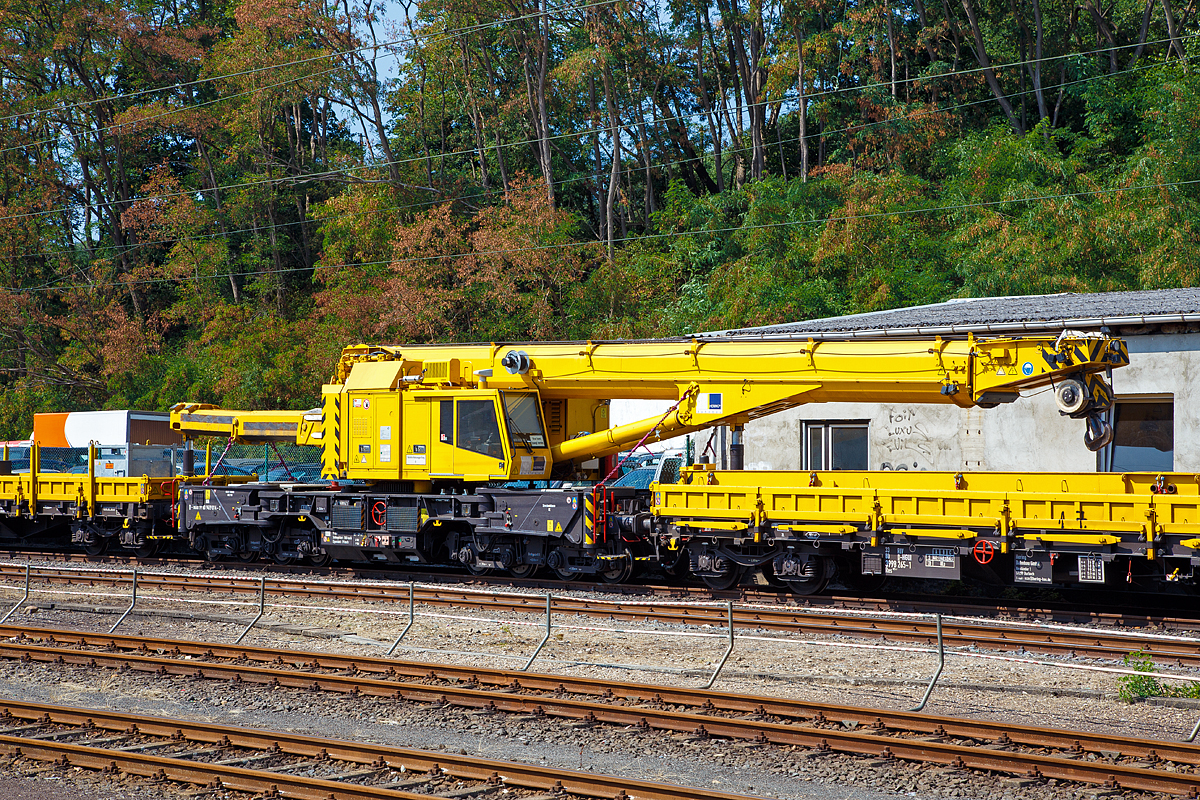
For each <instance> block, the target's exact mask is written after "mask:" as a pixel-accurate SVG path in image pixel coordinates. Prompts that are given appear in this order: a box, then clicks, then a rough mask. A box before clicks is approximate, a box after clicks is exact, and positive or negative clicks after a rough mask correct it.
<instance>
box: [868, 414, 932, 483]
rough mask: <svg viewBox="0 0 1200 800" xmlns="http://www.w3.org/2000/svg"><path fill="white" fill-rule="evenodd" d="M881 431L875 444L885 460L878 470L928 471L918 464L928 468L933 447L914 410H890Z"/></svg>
mask: <svg viewBox="0 0 1200 800" xmlns="http://www.w3.org/2000/svg"><path fill="white" fill-rule="evenodd" d="M882 428H883V431H882V433H883V435H882V437H880V440H879V442H878V444H879V448H880V452H881V454H882V456H883V458H884V459H885V460H884V461H882V462H881V463H880V464H879V468H880V469H882V470H917V469H928V466H925V467H922V466H921V464H922V463H924V464H926V465H928V464H930V463H931V462H932V461H933V455H934V451H935V449H936V444H935V443H934V441H933V438H932V437H931V436H930V435H929V431H928V430H927V429H926V427H925V425H924V424H922V423H921V422H920V421H919V420H918V418H917V412H916V410H915V409H911V408H896V409H890V410H889V411H888V412H887V419H886V420H885V421H884V424H883V426H882Z"/></svg>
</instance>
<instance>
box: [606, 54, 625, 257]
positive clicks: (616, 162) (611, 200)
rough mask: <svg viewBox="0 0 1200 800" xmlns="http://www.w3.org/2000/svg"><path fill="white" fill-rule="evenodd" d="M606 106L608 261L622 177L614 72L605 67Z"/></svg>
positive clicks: (611, 247) (611, 252) (619, 127)
mask: <svg viewBox="0 0 1200 800" xmlns="http://www.w3.org/2000/svg"><path fill="white" fill-rule="evenodd" d="M603 76H604V105H605V107H606V108H607V109H608V132H609V136H610V137H611V139H612V169H610V170H609V174H608V196H607V198H606V199H605V201H604V216H605V219H607V220H608V228H607V233H608V260H609V262H610V263H611V262H612V260H613V227H614V226H613V220H615V219H616V209H617V181H618V180H619V179H620V177H621V126H620V124H619V123H618V121H617V105H616V99H615V97H614V94H615V91H614V89H613V79H612V70H611V69H610V68H609V66H608V64H605V65H604V73H603Z"/></svg>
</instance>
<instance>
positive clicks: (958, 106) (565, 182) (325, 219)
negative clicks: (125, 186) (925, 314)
mask: <svg viewBox="0 0 1200 800" xmlns="http://www.w3.org/2000/svg"><path fill="white" fill-rule="evenodd" d="M1193 58H1194V57H1192V56H1189V57H1188V59H1187V60H1192V59H1193ZM1155 66H1157V65H1155V64H1144V65H1141V66H1137V67H1131V68H1128V69H1125V70H1121V71H1119V72H1115V73H1102V74H1099V75H1093V76H1089V77H1087V78H1080V79H1077V80H1073V81H1066V82H1063V83H1058V84H1048V85H1043V90H1051V91H1053V90H1055V89H1064V88H1066V87H1068V86H1074V85H1078V84H1082V83H1087V82H1090V81H1094V80H1103V79H1107V78H1113V77H1117V76H1120V75H1125V74H1129V73H1133V72H1140V71H1144V70H1147V69H1152V68H1153V67H1155ZM1033 91H1034V90H1033V89H1032V88H1030V89H1026V90H1025V91H1024V92H1018V93H1016V94H1014V95H1010V96H1014V97H1015V96H1018V95H1023V94H1031V93H1032V92H1033ZM993 102H995V100H994V98H991V97H988V98H982V99H979V100H972V101H969V102H966V103H958V104H956V105H953V106H946V107H942V108H936V109H928V110H924V111H921V112H920V113H917V114H914V115H909V116H905V117H899V118H889V119H882V120H876V121H874V122H865V123H856V124H854V125H850V126H847V127H845V128H835V129H826V130H823V131H821V132H820V133H818V134H812V135H811V136H822V137H824V136H830V135H837V134H841V133H850V132H857V131H860V130H862V129H864V128H870V127H882V126H886V125H891V124H894V123H900V122H906V121H910V122H911V121H914V120H919V119H923V118H926V117H930V116H933V115H936V114H944V113H950V112H954V111H958V110H961V109H963V108H969V107H973V106H977V105H989V104H991V103H993ZM777 141H778V142H779V143H781V144H782V143H786V144H794V143H796V142H799V141H800V139H799V137H789V138H788V139H780V140H777ZM507 146H509V145H506V147H507ZM512 146H516V145H512ZM521 146H523V144H522V145H521ZM751 149H752V148H751V147H748V146H743V147H740V148H728V149H726V150H725V151H724V152H725V153H745V152H749V151H750V150H751ZM471 152H474V151H471ZM695 160H696V159H691V158H687V159H680V160H676V161H668V162H657V163H655V164H653V165H651V166H652V167H654V168H659V169H661V168H663V167H670V166H678V165H680V164H685V163H691V162H693V161H695ZM642 169H643V167H642V166H641V165H637V166H629V167H627V168H624V169H623V170H622V172H625V173H632V172H640V171H641V170H642ZM593 178H594V176H593V175H587V176H580V177H577V178H567V179H563V180H559V181H555V186H556V187H562V186H567V185H570V184H573V183H582V182H585V181H590V180H592V179H593ZM221 188H229V187H221ZM205 191H207V190H205ZM503 191H504V190H503V189H501V188H497V189H493V190H490V191H487V192H481V193H479V194H477V195H473V196H472V198H478V197H486V196H489V195H492V196H495V195H498V194H500V193H501V192H503ZM189 194H190V193H189ZM458 199H463V198H458ZM442 202H446V201H445V200H440V199H439V200H426V201H421V202H417V203H406V204H400V205H393V206H387V207H384V208H376V209H369V210H366V211H352V212H344V213H341V214H332V215H329V216H326V217H318V218H315V219H303V220H295V221H292V222H285V223H280V224H279V225H277V226H276V227H277V228H284V227H291V226H293V225H303V224H307V223H315V224H321V223H324V222H329V221H332V220H337V219H345V218H350V217H358V216H366V215H371V214H378V213H380V212H386V211H404V210H408V209H411V208H421V207H426V206H429V205H436V204H438V203H442ZM256 230H257V229H249V228H247V229H237V230H233V231H223V232H221V231H217V232H213V233H208V234H202V235H199V236H192V237H187V239H186V240H185V241H196V240H204V239H212V238H218V237H227V236H230V235H235V234H239V233H253V232H255V231H256ZM697 233H699V232H697ZM643 238H644V237H643ZM178 241H181V239H179V238H172V239H160V240H151V241H142V242H138V243H136V244H133V245H129V246H127V247H125V248H124V249H123V250H121V252H120V253H119V254H118V255H120V254H124V253H129V252H134V251H136V250H138V249H141V248H144V247H149V246H154V245H162V244H172V243H175V242H178ZM43 255H50V256H55V255H73V253H71V252H70V251H62V250H58V251H49V252H41V253H27V254H23V255H22V256H18V257H19V258H29V257H39V256H43ZM365 263H385V262H365ZM386 263H391V262H390V261H389V262H386ZM289 271H300V270H289ZM259 274H271V273H263V272H254V273H234V276H235V277H236V276H242V275H259ZM63 277H65V275H61V274H60V275H59V276H57V277H56V278H54V279H52V280H51V282H53V281H54V280H58V279H61V278H63ZM221 277H224V274H222V275H218V276H216V278H221ZM49 285H50V282H48V283H47V284H43V285H42V286H38V287H28V288H26V289H20V288H16V289H9V290H8V291H28V290H30V289H42V288H46V287H48V286H49Z"/></svg>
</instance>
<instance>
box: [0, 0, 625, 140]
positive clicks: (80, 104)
mask: <svg viewBox="0 0 1200 800" xmlns="http://www.w3.org/2000/svg"><path fill="white" fill-rule="evenodd" d="M614 2H617V0H599V1H598V2H595V3H587V4H584V5H580V6H567V7H565V8H556V9H554V12H555V13H562V12H564V11H586V10H588V9H591V8H597V7H599V6H606V5H611V4H613V3H614ZM543 13H548V12H543V11H536V12H533V13H530V14H523V15H521V16H516V17H508V18H505V19H497V20H492V21H490V22H479V23H476V24H474V25H464V26H461V27H458V28H448V29H446V30H442V31H439V32H438V33H437V34H436V35H435V36H434V37H433V38H432V40H431V43H433V42H437V41H439V40H441V39H444V38H453V36H457V35H459V34H461V33H472V32H474V31H477V30H484V29H486V28H491V27H495V26H496V25H504V24H510V23H513V22H521V21H523V20H527V19H533V18H535V17H540V16H542V14H543ZM416 35H417V34H416V32H415V31H413V35H412V37H411V38H412V39H415V38H416ZM409 38H410V37H406V38H403V39H393V40H391V41H387V42H378V43H373V44H365V45H363V46H362V47H354V48H351V49H349V50H335V51H333V52H331V53H324V54H322V55H317V56H310V57H309V58H299V59H295V60H293V61H286V62H283V63H280V64H268V65H266V66H262V67H254V68H252V69H246V70H240V71H238V72H226V73H222V74H220V75H212V76H209V77H206V78H197V79H196V80H194V81H184V82H181V83H174V84H171V85H169V86H160V87H158V88H155V89H141V90H139V91H136V92H130V93H128V94H116V95H109V96H107V97H95V98H92V99H90V100H78V101H76V102H73V103H64V104H59V105H57V106H54V107H52V108H39V109H33V110H32V111H21V112H18V113H16V114H9V115H7V116H3V117H0V123H4V122H8V121H9V120H13V119H20V118H22V117H30V116H34V115H38V114H50V113H53V112H56V111H58V112H61V111H67V110H73V109H76V108H86V107H88V106H92V105H96V104H98V103H107V102H111V101H113V100H133V99H136V98H138V97H144V96H146V95H148V94H157V93H158V92H168V91H173V90H181V89H185V88H189V89H190V88H192V87H194V86H202V85H204V84H206V83H212V82H216V81H222V80H230V79H232V78H242V77H246V76H248V75H256V74H258V73H260V72H269V71H271V70H276V69H283V68H285V67H294V66H300V65H302V64H311V63H313V62H315V61H325V60H327V59H331V58H337V57H339V56H348V55H353V54H354V53H361V52H364V51H367V50H380V49H383V48H385V47H394V46H396V45H400V44H407V43H408V41H409ZM46 141H53V140H43V142H35V144H38V143H44V142H46Z"/></svg>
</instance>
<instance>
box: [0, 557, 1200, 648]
mask: <svg viewBox="0 0 1200 800" xmlns="http://www.w3.org/2000/svg"><path fill="white" fill-rule="evenodd" d="M18 557H19V558H21V559H28V558H33V557H37V558H44V559H47V560H54V559H58V560H62V561H66V562H68V563H85V564H97V563H111V564H120V565H127V566H128V565H142V566H176V567H178V566H183V567H193V568H196V569H200V570H212V569H219V568H220V566H219V565H217V564H213V563H211V562H208V561H205V560H203V559H196V558H187V557H184V556H180V557H173V558H159V557H155V558H138V557H136V556H133V555H112V554H109V555H105V556H88V555H85V554H82V553H70V552H60V551H45V552H41V551H38V552H32V551H9V550H0V560H4V559H7V560H12V559H14V558H18ZM229 567H230V568H232V569H237V570H245V571H251V572H259V571H269V572H276V573H279V574H282V575H305V576H309V577H313V576H319V577H321V578H323V579H325V580H356V581H366V580H370V581H397V582H403V583H406V584H407V583H408V582H411V581H417V580H420V581H423V582H425V583H431V584H438V583H445V584H454V585H459V586H461V585H467V586H476V585H477V586H480V587H493V586H495V587H503V588H507V589H510V590H511V589H518V590H520V589H525V590H533V591H538V592H546V591H550V592H563V591H565V590H572V591H583V592H600V593H604V594H610V595H619V596H625V597H630V598H631V599H645V598H661V599H663V600H673V601H685V600H734V601H737V602H744V603H758V604H762V603H765V604H771V605H797V606H800V607H802V608H805V609H815V608H825V609H842V610H856V611H868V612H870V611H875V612H892V613H910V614H934V613H941V614H943V615H959V616H978V617H980V618H983V619H987V618H993V619H1003V620H1025V621H1053V622H1057V623H1060V624H1070V625H1087V624H1098V625H1106V626H1122V627H1143V628H1145V627H1149V628H1154V629H1156V630H1181V631H1194V630H1196V629H1197V628H1200V619H1195V618H1192V619H1188V618H1186V617H1168V616H1164V615H1163V614H1162V613H1161V612H1162V611H1163V610H1164V609H1165V607H1164V608H1129V607H1125V606H1123V607H1122V610H1120V611H1096V610H1092V609H1088V610H1084V609H1082V608H1080V607H1079V605H1078V604H1071V603H1054V602H1043V603H1042V604H1041V605H1038V606H1022V605H1018V604H1016V603H1014V602H1013V601H996V602H993V603H980V602H977V601H971V600H969V599H968V598H962V597H945V598H938V597H929V596H917V595H908V594H896V593H893V594H891V595H890V596H888V597H877V598H871V597H864V596H857V595H839V594H828V595H812V596H805V597H798V596H794V595H792V594H791V593H789V592H788V591H787V590H786V589H777V588H771V587H758V588H751V587H738V588H736V589H726V590H718V589H712V588H709V587H706V586H699V585H696V586H687V585H654V584H646V583H638V584H612V583H594V582H591V583H589V582H585V581H580V580H574V581H562V580H557V579H540V578H536V577H534V578H515V577H513V576H511V575H503V574H502V575H466V574H461V573H455V572H445V571H440V570H437V569H432V570H425V571H413V570H404V571H400V570H397V569H395V568H390V567H387V566H383V565H372V564H362V565H354V564H339V565H337V566H330V567H313V566H306V565H298V564H276V563H273V562H236V563H232V564H230V565H229ZM6 574H8V568H6V567H5V566H3V565H2V564H0V576H4V575H6ZM1135 597H1136V595H1135ZM1155 597H1156V598H1158V597H1159V596H1157V595H1156V596H1155ZM1171 610H1175V609H1174V608H1172V609H1171Z"/></svg>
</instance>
